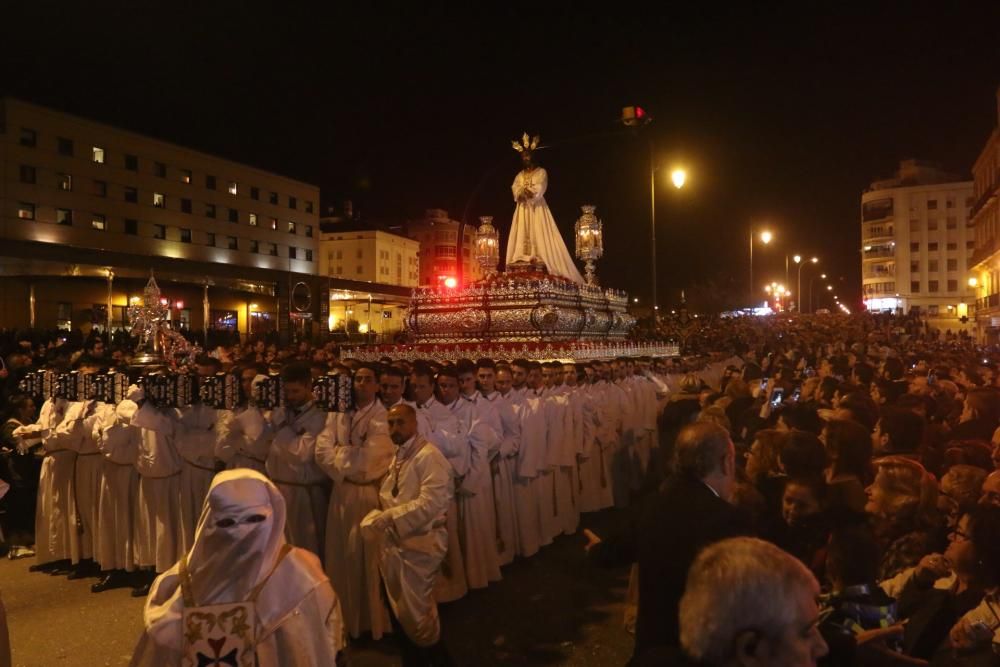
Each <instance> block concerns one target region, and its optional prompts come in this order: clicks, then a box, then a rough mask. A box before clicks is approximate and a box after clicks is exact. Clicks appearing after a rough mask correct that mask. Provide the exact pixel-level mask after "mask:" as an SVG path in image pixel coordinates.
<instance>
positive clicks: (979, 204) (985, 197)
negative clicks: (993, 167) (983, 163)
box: [969, 181, 1000, 220]
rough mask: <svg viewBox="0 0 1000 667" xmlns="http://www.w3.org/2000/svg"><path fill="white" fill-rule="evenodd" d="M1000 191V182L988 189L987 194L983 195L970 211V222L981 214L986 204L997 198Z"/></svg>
mask: <svg viewBox="0 0 1000 667" xmlns="http://www.w3.org/2000/svg"><path fill="white" fill-rule="evenodd" d="M998 190H1000V181H998V182H996V183H994V184H993V185H991V186H990V187H988V188H987V189H986V192H984V193H983V196H982V197H980V198H979V199H977V200H976V203H975V204H973V205H972V208H970V209H969V220H972V219H973V218H975V217H976V215H977V214H978V213H979V211H980V210H982V208H983V207H984V206H986V204H987V203H989V201H990V200H991V199H993V198H994V197H996V196H997V191H998Z"/></svg>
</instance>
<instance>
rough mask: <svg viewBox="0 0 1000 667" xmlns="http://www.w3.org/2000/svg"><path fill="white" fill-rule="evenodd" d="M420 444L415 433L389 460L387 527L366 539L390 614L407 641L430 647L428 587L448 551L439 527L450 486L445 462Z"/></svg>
mask: <svg viewBox="0 0 1000 667" xmlns="http://www.w3.org/2000/svg"><path fill="white" fill-rule="evenodd" d="M424 442H425V441H424V440H423V438H421V437H420V436H419V435H418V436H416V437H414V438H412V439H411V440H410V441H409V442H407V443H404V444H403V446H402V447H400V448H399V449H398V450H397V452H396V456H394V457H393V460H392V463H391V464H390V466H389V474H388V475H387V476H386V478H385V480H384V481H383V482H382V488H381V490H380V492H379V499H380V502H381V506H382V511H383V512H387V513H388V514H389V515H390V516H391V517H392V527H391V528H390V529H389V531H388V532H386V533H383V534H381V535H374V536H371V537H369V539H371V540H372V541H373V543H374V544H376V545H378V548H379V571H380V572H381V574H382V581H383V582H384V584H385V590H386V593H387V594H388V597H389V604H390V605H391V606H392V611H393V614H395V616H396V618H398V619H399V622H400V625H402V626H403V630H404V631H405V632H406V636H407V637H409V638H410V640H411V641H412V642H413V643H415V644H416V645H418V646H432V645H434V644H436V643H437V641H438V640H439V639H440V637H441V622H440V619H439V617H438V610H437V604H436V603H435V591H434V588H435V580H436V579H437V576H438V572H439V570H440V568H441V562H442V560H443V559H444V555H445V552H446V550H447V548H448V535H447V529H446V528H445V526H446V524H447V512H448V506H449V504H450V501H451V496H452V488H453V482H452V471H451V466H450V465H449V464H448V461H447V460H446V459H445V458H444V456H443V455H442V454H441V452H440V451H438V450H437V449H436V448H435V447H433V446H430V445H424V444H423V443H424ZM414 448H419V449H414ZM397 462H399V463H397ZM393 489H395V490H396V491H397V495H393V493H392V492H393ZM379 513H380V512H379V511H378V510H376V511H373V513H372V515H378V514H379ZM370 516H371V515H370ZM365 522H366V523H367V522H368V518H366V520H365Z"/></svg>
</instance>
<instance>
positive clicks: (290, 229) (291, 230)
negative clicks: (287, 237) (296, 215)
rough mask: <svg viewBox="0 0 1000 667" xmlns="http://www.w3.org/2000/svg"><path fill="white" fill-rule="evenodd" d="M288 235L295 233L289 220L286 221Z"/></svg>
mask: <svg viewBox="0 0 1000 667" xmlns="http://www.w3.org/2000/svg"><path fill="white" fill-rule="evenodd" d="M288 233H289V234H294V233H295V223H294V222H292V221H291V220H289V221H288Z"/></svg>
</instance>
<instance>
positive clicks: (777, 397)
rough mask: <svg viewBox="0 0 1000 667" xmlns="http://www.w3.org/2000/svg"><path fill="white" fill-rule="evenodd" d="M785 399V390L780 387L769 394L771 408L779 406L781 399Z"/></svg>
mask: <svg viewBox="0 0 1000 667" xmlns="http://www.w3.org/2000/svg"><path fill="white" fill-rule="evenodd" d="M784 397H785V390H784V389H781V388H780V387H779V388H777V389H775V390H774V391H773V392H771V407H775V408H776V407H778V406H779V405H781V399H782V398H784Z"/></svg>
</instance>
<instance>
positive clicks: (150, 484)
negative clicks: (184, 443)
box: [132, 403, 182, 572]
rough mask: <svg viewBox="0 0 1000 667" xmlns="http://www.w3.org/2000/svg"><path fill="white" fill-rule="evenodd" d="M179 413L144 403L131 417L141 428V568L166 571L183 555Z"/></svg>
mask: <svg viewBox="0 0 1000 667" xmlns="http://www.w3.org/2000/svg"><path fill="white" fill-rule="evenodd" d="M177 420H178V414H177V410H176V409H173V408H170V409H162V410H161V409H158V408H154V407H153V405H152V403H145V404H143V406H142V407H141V408H139V409H138V410H137V411H136V412H135V415H134V416H133V417H132V425H133V426H136V427H138V428H139V449H138V456H137V457H136V470H138V472H139V491H138V496H137V497H138V501H137V502H136V514H135V518H136V521H135V527H134V536H135V560H136V565H138V566H139V567H151V568H153V569H155V570H156V571H157V572H166V571H167V570H168V569H170V568H171V567H172V566H173V564H174V563H176V562H177V559H178V558H180V555H181V553H182V552H181V540H180V530H181V528H180V508H179V507H178V503H179V500H180V489H181V486H180V474H181V457H180V454H178V453H177V446H176V444H175V438H176V436H177Z"/></svg>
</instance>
